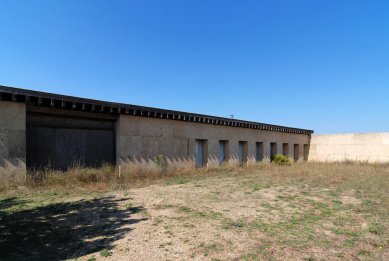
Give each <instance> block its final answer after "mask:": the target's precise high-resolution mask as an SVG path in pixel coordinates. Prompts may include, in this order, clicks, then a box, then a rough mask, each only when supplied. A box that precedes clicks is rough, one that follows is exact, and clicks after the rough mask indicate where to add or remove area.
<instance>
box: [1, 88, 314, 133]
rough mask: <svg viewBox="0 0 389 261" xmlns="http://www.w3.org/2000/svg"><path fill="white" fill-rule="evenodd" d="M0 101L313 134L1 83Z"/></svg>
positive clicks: (305, 131) (290, 128) (278, 126)
mask: <svg viewBox="0 0 389 261" xmlns="http://www.w3.org/2000/svg"><path fill="white" fill-rule="evenodd" d="M0 100H6V101H12V102H22V103H26V104H28V105H33V106H38V107H48V108H58V109H65V110H73V111H84V112H93V113H109V114H126V115H133V116H144V117H152V118H162V119H170V120H181V121H190V122H196V123H205V124H214V125H224V126H231V127H241V128H251V129H259V130H267V131H276V132H287V133H296V134H305V135H310V134H312V133H313V132H314V131H313V130H307V129H300V128H293V127H286V126H280V125H272V124H266V123H261V122H252V121H245V120H239V119H230V118H224V117H218V116H211V115H205V114H197V113H190V112H183V111H175V110H166V109H159V108H153V107H146V106H139V105H132V104H124V103H116V102H108V101H101V100H94V99H87V98H80V97H75V96H68V95H61V94H54V93H47V92H40V91H33V90H27V89H21V88H15V87H9V86H4V85H0Z"/></svg>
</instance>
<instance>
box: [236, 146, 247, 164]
mask: <svg viewBox="0 0 389 261" xmlns="http://www.w3.org/2000/svg"><path fill="white" fill-rule="evenodd" d="M247 153H248V146H247V141H239V148H238V156H239V164H240V165H243V164H244V163H246V162H247Z"/></svg>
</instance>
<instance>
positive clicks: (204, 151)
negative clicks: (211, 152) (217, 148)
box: [195, 140, 208, 168]
mask: <svg viewBox="0 0 389 261" xmlns="http://www.w3.org/2000/svg"><path fill="white" fill-rule="evenodd" d="M207 145H208V142H207V140H196V141H195V164H196V168H201V167H204V166H205V165H207V160H208V148H207Z"/></svg>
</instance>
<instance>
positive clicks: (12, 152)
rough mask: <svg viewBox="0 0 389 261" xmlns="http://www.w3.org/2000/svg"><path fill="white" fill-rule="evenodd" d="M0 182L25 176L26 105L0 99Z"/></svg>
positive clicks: (19, 179) (11, 181) (12, 181)
mask: <svg viewBox="0 0 389 261" xmlns="http://www.w3.org/2000/svg"><path fill="white" fill-rule="evenodd" d="M0 112H1V113H0V183H1V184H2V185H7V184H9V183H20V181H22V180H24V179H25V177H26V105H25V104H23V103H15V102H6V101H0Z"/></svg>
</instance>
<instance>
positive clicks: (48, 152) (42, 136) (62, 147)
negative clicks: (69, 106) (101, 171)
mask: <svg viewBox="0 0 389 261" xmlns="http://www.w3.org/2000/svg"><path fill="white" fill-rule="evenodd" d="M114 124H115V122H114V119H93V118H84V117H73V116H67V115H49V114H44V113H36V112H27V126H26V129H27V168H28V169H30V170H31V169H42V168H46V167H49V168H52V169H57V170H66V169H68V168H69V167H72V166H74V165H81V166H85V167H100V166H101V165H103V164H105V163H106V164H114V163H115V132H114Z"/></svg>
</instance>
